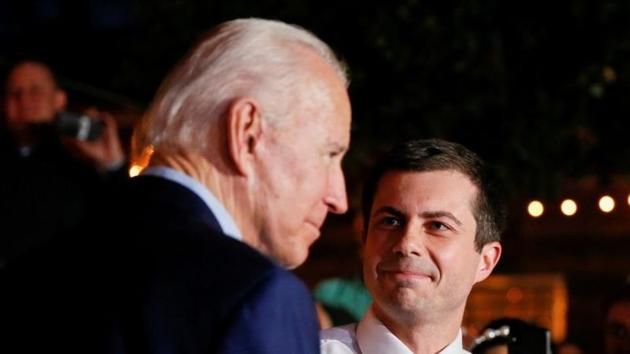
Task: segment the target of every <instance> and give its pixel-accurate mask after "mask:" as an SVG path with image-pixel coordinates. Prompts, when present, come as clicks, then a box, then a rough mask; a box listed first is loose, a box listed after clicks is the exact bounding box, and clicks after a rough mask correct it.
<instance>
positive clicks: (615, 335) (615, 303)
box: [604, 284, 630, 354]
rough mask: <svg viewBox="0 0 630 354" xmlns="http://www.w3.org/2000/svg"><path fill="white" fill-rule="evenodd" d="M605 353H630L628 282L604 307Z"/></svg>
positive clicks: (629, 296) (629, 294)
mask: <svg viewBox="0 0 630 354" xmlns="http://www.w3.org/2000/svg"><path fill="white" fill-rule="evenodd" d="M604 315H605V319H604V345H605V353H606V354H630V284H626V285H625V286H624V287H623V288H622V289H621V290H619V291H618V292H616V293H615V294H614V295H613V296H612V297H610V298H609V299H608V300H607V301H606V304H605V307H604Z"/></svg>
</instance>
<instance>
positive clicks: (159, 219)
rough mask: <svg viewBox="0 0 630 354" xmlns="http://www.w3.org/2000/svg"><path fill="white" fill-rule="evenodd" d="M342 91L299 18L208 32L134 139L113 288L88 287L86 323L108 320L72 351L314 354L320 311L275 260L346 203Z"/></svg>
mask: <svg viewBox="0 0 630 354" xmlns="http://www.w3.org/2000/svg"><path fill="white" fill-rule="evenodd" d="M346 86H347V79H346V76H345V74H344V69H343V67H342V65H341V64H340V63H339V61H338V60H337V59H336V58H335V55H334V54H333V53H332V51H331V50H330V49H329V48H328V46H326V45H325V44H324V43H323V42H322V41H321V40H319V39H317V38H316V37H315V36H313V35H312V34H310V33H309V32H307V31H305V30H303V29H301V28H298V27H296V26H291V25H287V24H285V23H281V22H277V21H269V20H262V19H240V20H234V21H229V22H226V23H223V24H220V25H219V26H218V27H217V28H215V29H214V30H213V31H211V32H210V33H209V34H208V35H206V36H205V37H204V38H202V39H201V41H200V42H199V43H198V44H197V45H196V46H195V48H194V49H193V50H192V52H190V54H189V55H188V56H187V57H186V58H184V59H183V61H182V62H181V63H180V64H179V65H178V66H177V67H176V68H175V69H174V71H173V72H172V73H171V74H170V75H169V76H168V78H167V79H166V80H165V81H164V84H163V85H162V87H161V88H160V90H159V92H158V94H157V96H156V98H155V100H154V102H153V104H152V105H151V107H150V109H149V110H148V112H147V114H146V116H145V117H144V118H143V120H142V121H141V123H140V124H139V126H138V130H137V131H136V133H135V137H134V147H135V149H136V150H137V151H141V150H145V149H147V148H150V149H152V151H154V152H153V155H152V157H151V160H150V163H149V166H148V168H147V169H146V170H144V171H143V172H142V174H141V175H140V176H138V177H135V178H132V179H131V180H130V182H129V183H128V184H127V185H125V186H124V187H123V190H122V192H121V194H122V195H123V198H124V202H123V203H121V204H120V205H118V206H117V208H116V210H115V213H114V215H115V216H116V220H117V222H116V223H115V224H114V225H104V226H103V225H101V226H100V227H101V228H102V229H103V230H105V235H106V237H104V238H103V241H102V243H100V244H99V247H95V248H96V249H97V252H96V253H104V254H106V257H107V267H103V268H105V269H100V270H98V271H97V272H96V274H101V275H100V276H98V277H96V279H98V281H99V282H101V281H102V283H97V285H95V288H96V289H97V290H100V289H103V288H106V289H107V291H106V292H105V293H102V292H100V293H98V291H94V292H90V291H91V289H90V291H88V294H89V296H88V298H94V299H96V300H97V301H90V303H89V304H88V305H87V306H84V307H83V309H84V310H85V312H86V313H87V315H84V316H82V317H81V320H85V323H86V324H91V323H95V321H94V319H95V317H94V314H93V312H94V307H97V308H98V311H96V314H97V315H99V316H101V319H102V320H103V321H101V322H97V325H98V326H100V325H102V324H104V325H105V329H104V330H103V331H101V332H98V333H100V334H104V335H101V336H100V337H99V338H94V336H92V337H91V339H90V341H91V342H90V343H88V346H87V347H82V348H81V349H85V348H87V349H88V350H86V351H87V352H94V351H95V350H93V349H94V348H96V351H100V350H101V349H105V351H106V352H136V353H137V352H142V353H296V354H297V353H300V354H303V353H318V352H319V343H318V333H317V331H318V326H317V321H316V315H315V306H314V304H313V301H312V299H311V296H310V294H309V291H308V290H307V289H306V287H305V286H304V285H303V284H302V282H300V281H299V280H298V279H297V278H296V277H295V276H294V275H292V274H291V273H290V272H288V271H286V270H285V269H284V268H293V267H296V266H298V265H300V264H301V263H302V262H304V260H305V259H306V257H307V256H308V250H309V246H310V245H311V244H312V243H313V242H314V241H315V240H316V239H317V238H318V237H319V235H320V227H321V226H322V223H323V222H324V219H325V217H326V215H327V213H328V212H333V213H343V212H345V211H346V209H347V200H346V191H345V183H344V176H343V172H342V170H341V160H342V157H343V156H344V154H345V152H346V150H347V149H348V144H349V140H350V120H351V112H350V103H349V99H348V95H347V89H346ZM109 212H111V210H110V211H109ZM116 231H118V234H119V235H120V237H119V236H117V235H116ZM123 234H124V235H123ZM104 250H107V251H104ZM97 258H98V257H97ZM90 262H91V263H94V261H92V260H91V261H90ZM92 277H93V275H92ZM84 279H85V278H84ZM103 284H105V285H103ZM96 293H98V294H97V295H95V294H96ZM92 296H94V297H92ZM76 297H80V296H76ZM72 306H73V307H75V308H76V307H77V306H76V304H73V305H72ZM103 308H104V309H106V310H107V311H105V313H104V314H103V313H102V311H100V310H101V309H103ZM78 323H82V322H81V321H78ZM36 326H41V324H39V323H37V324H36ZM97 329H98V330H100V327H97V328H96V329H87V330H79V332H69V333H65V334H64V335H63V336H62V337H61V338H63V339H64V340H65V339H67V338H68V336H71V337H72V338H75V339H77V341H79V340H80V341H81V342H84V340H83V338H80V337H81V336H80V334H81V333H84V332H87V333H93V332H94V331H96V330H97ZM88 337H90V336H89V335H88ZM59 340H60V338H53V339H52V343H58V342H59ZM99 340H100V342H99ZM93 343H102V345H101V346H100V347H96V346H94V345H92V344H93ZM48 344H49V343H47V345H48ZM49 349H50V348H49ZM72 349H76V348H72ZM66 352H67V350H66Z"/></svg>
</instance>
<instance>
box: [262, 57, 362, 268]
mask: <svg viewBox="0 0 630 354" xmlns="http://www.w3.org/2000/svg"><path fill="white" fill-rule="evenodd" d="M306 60H308V61H309V62H310V66H309V67H310V70H311V71H312V77H313V79H312V80H309V82H305V83H302V84H300V87H299V88H298V90H300V93H299V94H298V95H296V96H297V97H300V98H301V99H298V100H296V102H295V104H294V105H292V107H295V108H294V109H292V112H291V113H290V115H291V117H289V118H288V119H287V120H286V124H284V123H283V126H281V127H278V128H275V129H274V130H273V132H272V133H271V135H270V136H268V137H267V139H264V141H263V142H262V146H261V149H262V155H261V156H263V157H262V159H261V161H260V168H259V171H261V175H260V177H261V178H260V181H261V188H260V189H259V191H258V192H257V193H258V194H259V196H260V197H261V198H260V202H259V204H260V205H259V207H258V208H257V209H258V210H261V211H262V217H260V222H261V224H262V227H261V247H260V248H261V249H262V252H263V253H265V254H267V255H269V256H270V257H272V258H274V259H275V260H276V261H278V262H279V263H280V264H281V265H283V266H285V267H287V268H293V267H296V266H298V265H300V264H302V263H303V262H304V261H305V260H306V258H307V256H308V251H309V247H310V246H311V245H312V244H313V242H315V240H317V238H318V237H319V236H320V228H321V226H322V224H323V223H324V220H325V218H326V215H327V214H328V212H333V213H343V212H345V211H346V210H347V208H348V206H347V196H346V188H345V181H344V175H343V171H342V169H341V162H342V158H343V156H344V155H345V152H346V151H347V149H348V145H349V143H350V121H351V112H350V102H349V99H348V95H347V92H346V89H345V87H344V85H343V83H342V82H341V80H340V79H339V78H338V76H337V74H336V73H335V72H334V71H333V69H332V68H331V67H330V66H329V65H328V64H326V63H325V62H324V61H323V60H322V59H321V58H319V57H317V56H316V55H315V54H310V56H309V55H307V58H306Z"/></svg>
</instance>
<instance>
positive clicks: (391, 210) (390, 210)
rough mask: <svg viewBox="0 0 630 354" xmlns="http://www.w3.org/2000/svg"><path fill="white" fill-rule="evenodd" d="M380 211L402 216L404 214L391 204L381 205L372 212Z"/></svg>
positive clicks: (377, 212)
mask: <svg viewBox="0 0 630 354" xmlns="http://www.w3.org/2000/svg"><path fill="white" fill-rule="evenodd" d="M381 213H386V214H392V215H395V216H397V217H403V216H404V214H403V213H402V212H401V211H400V210H398V209H396V208H394V207H392V206H388V205H386V206H382V207H380V208H378V209H376V210H375V211H374V214H381Z"/></svg>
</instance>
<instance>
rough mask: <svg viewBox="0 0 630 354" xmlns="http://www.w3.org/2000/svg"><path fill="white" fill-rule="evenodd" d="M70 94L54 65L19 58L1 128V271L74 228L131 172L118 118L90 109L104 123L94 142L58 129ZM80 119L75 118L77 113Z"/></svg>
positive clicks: (9, 78)
mask: <svg viewBox="0 0 630 354" xmlns="http://www.w3.org/2000/svg"><path fill="white" fill-rule="evenodd" d="M67 101H68V99H67V94H66V92H65V91H64V90H63V89H62V88H61V87H59V85H58V84H57V80H56V79H55V75H54V73H53V72H52V70H51V69H50V68H49V67H48V66H47V65H46V64H44V63H42V62H38V61H31V60H26V61H21V62H18V63H17V64H15V65H14V66H13V67H12V68H11V70H10V71H9V73H8V76H7V79H6V83H5V92H4V97H3V103H4V120H3V123H4V124H3V126H2V131H1V132H0V134H1V135H0V161H1V162H2V165H3V170H4V171H3V173H2V175H1V176H0V200H1V202H0V221H2V225H3V227H4V229H3V230H2V232H0V234H2V236H0V269H2V268H4V267H5V266H6V265H7V264H8V263H9V262H10V261H12V260H13V259H16V258H18V257H19V256H20V255H23V254H25V253H27V251H29V250H31V249H37V248H39V247H40V246H42V245H44V244H46V243H47V241H49V240H51V239H52V238H55V237H58V236H63V235H64V234H65V233H67V232H68V231H69V230H71V229H72V228H73V227H76V226H77V225H78V224H79V222H80V221H81V220H82V218H83V217H84V215H86V212H87V210H88V209H89V205H90V204H91V203H92V202H97V201H98V198H99V194H100V193H102V192H103V191H104V190H105V189H104V188H103V187H104V186H105V185H106V184H107V183H109V182H110V181H112V180H118V179H121V178H124V176H126V164H125V154H124V152H123V148H122V145H121V142H120V139H119V136H118V132H117V127H116V122H115V120H114V119H113V117H112V116H111V115H109V114H105V113H100V112H98V111H96V110H95V109H92V110H91V111H89V112H86V114H88V115H91V116H93V117H98V118H93V119H95V120H96V119H98V121H99V123H102V125H103V129H102V131H100V134H98V136H94V135H93V134H92V136H90V138H94V139H93V141H87V140H85V141H84V140H81V139H77V138H76V137H72V136H68V135H67V134H65V132H67V130H60V129H59V125H58V124H57V122H58V115H59V114H60V113H61V112H64V111H65V109H66V106H67ZM75 116H76V115H75Z"/></svg>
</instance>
